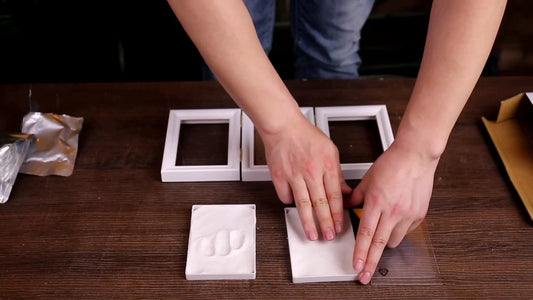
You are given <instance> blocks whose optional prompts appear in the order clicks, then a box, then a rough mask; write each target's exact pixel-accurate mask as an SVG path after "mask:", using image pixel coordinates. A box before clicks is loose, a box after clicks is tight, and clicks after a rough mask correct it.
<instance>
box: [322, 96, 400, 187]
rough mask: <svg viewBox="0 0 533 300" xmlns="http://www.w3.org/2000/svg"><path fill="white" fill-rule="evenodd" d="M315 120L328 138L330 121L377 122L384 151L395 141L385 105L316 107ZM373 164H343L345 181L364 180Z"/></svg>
mask: <svg viewBox="0 0 533 300" xmlns="http://www.w3.org/2000/svg"><path fill="white" fill-rule="evenodd" d="M315 119H316V126H317V127H318V128H320V129H321V130H322V132H324V133H325V134H326V135H327V136H328V137H330V133H329V122H330V121H362V120H376V122H377V125H378V130H379V135H380V139H381V145H382V147H383V151H385V150H387V149H388V148H389V147H390V145H391V144H392V142H393V141H394V134H393V132H392V127H391V124H390V119H389V114H388V112H387V106H385V105H355V106H327V107H315ZM372 163H373V162H367V163H341V169H342V174H343V175H344V179H362V178H363V176H364V175H365V174H366V172H367V171H368V169H369V168H370V167H371V166H372Z"/></svg>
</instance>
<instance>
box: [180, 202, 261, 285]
mask: <svg viewBox="0 0 533 300" xmlns="http://www.w3.org/2000/svg"><path fill="white" fill-rule="evenodd" d="M255 224H256V218H255V205H253V204H249V205H193V207H192V213H191V229H190V233H189V248H188V251H187V265H186V267H185V278H186V279H187V280H217V279H255Z"/></svg>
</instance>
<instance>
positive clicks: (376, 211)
mask: <svg viewBox="0 0 533 300" xmlns="http://www.w3.org/2000/svg"><path fill="white" fill-rule="evenodd" d="M437 163H438V159H435V158H433V159H430V158H427V157H424V156H423V155H421V154H420V153H418V152H417V151H416V150H412V149H407V148H405V147H402V146H399V145H397V144H395V143H393V145H392V146H391V147H390V148H389V149H388V150H387V151H385V152H384V153H383V154H382V155H381V156H380V157H379V158H378V159H377V160H376V161H375V163H374V164H373V165H372V167H371V168H370V169H369V170H368V172H367V174H366V175H365V176H364V177H363V180H362V181H361V183H360V184H359V185H358V186H357V188H356V189H354V191H353V193H352V195H351V198H350V200H349V201H346V203H345V206H352V207H353V206H358V205H361V204H362V203H364V206H363V214H362V216H361V220H360V223H359V229H358V231H357V236H356V243H355V250H354V260H353V264H354V268H355V271H356V272H358V273H359V281H360V282H361V283H363V284H368V283H369V282H370V279H371V278H372V276H373V274H374V272H375V270H376V267H377V264H378V262H379V260H380V258H381V255H382V253H383V250H384V248H385V246H388V247H392V248H394V247H397V246H398V245H399V244H400V242H401V241H402V240H403V238H404V237H405V235H406V234H407V233H409V232H410V231H412V230H413V229H415V228H416V227H417V226H418V225H420V223H421V222H422V221H423V219H424V217H425V215H426V213H427V210H428V206H429V200H430V198H431V192H432V190H433V176H434V174H435V169H436V167H437Z"/></svg>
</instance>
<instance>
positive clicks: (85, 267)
mask: <svg viewBox="0 0 533 300" xmlns="http://www.w3.org/2000/svg"><path fill="white" fill-rule="evenodd" d="M413 83H414V81H413V80H412V79H367V80H354V81H294V82H288V83H287V84H288V86H289V88H290V90H291V91H292V92H293V94H294V96H295V97H296V99H298V101H299V103H300V105H301V106H332V105H361V104H386V105H387V108H388V111H389V115H390V119H391V123H392V127H393V130H394V131H395V132H396V130H397V128H398V124H399V122H400V119H401V116H402V113H403V110H404V108H405V106H406V103H407V100H408V97H409V94H410V92H411V89H412V87H413ZM28 88H29V85H28V84H22V85H5V86H0V129H1V130H2V131H8V132H14V131H18V130H19V126H20V123H21V120H22V117H23V115H24V114H25V113H26V112H27V111H28V107H27V102H28ZM524 91H533V78H532V77H529V78H523V77H522V78H517V77H515V78H485V79H481V80H480V82H479V84H478V85H477V87H476V89H475V90H474V93H473V95H472V97H471V100H470V102H469V103H468V104H467V106H466V108H465V110H464V111H463V113H462V114H461V116H460V119H459V121H458V123H457V125H456V127H455V129H454V131H453V133H452V135H451V138H450V141H449V145H448V148H447V150H446V152H445V153H444V155H443V156H442V159H441V163H440V165H439V167H438V169H437V173H436V175H435V186H434V192H433V197H432V201H431V204H430V208H429V213H428V216H427V218H426V224H427V227H428V230H429V233H430V237H431V241H432V244H433V247H434V250H435V255H436V260H437V263H438V266H439V269H440V277H441V279H442V283H443V285H440V286H396V287H391V286H379V287H378V286H371V285H370V286H362V285H360V284H357V283H354V282H338V283H317V284H298V285H295V284H292V283H291V270H290V261H289V252H288V245H287V240H286V229H285V221H284V215H283V207H284V206H283V205H282V204H281V203H280V202H279V201H278V200H277V197H276V193H275V191H274V188H273V186H272V184H271V183H270V182H205V183H162V182H161V180H160V167H161V159H162V155H163V145H164V139H165V133H166V126H167V120H168V112H169V110H170V109H186V108H228V107H235V104H234V103H233V102H232V101H231V99H230V98H229V97H228V96H227V95H226V94H225V92H224V91H223V90H222V89H221V88H220V86H219V85H218V84H217V83H203V82H194V83H192V82H184V83H177V82H176V83H174V82H172V83H112V84H35V85H33V97H34V98H35V99H36V100H37V101H38V102H39V103H40V111H42V112H54V113H60V114H63V113H65V114H68V115H71V116H81V117H84V118H85V123H84V127H83V130H82V132H81V136H80V144H79V152H78V159H77V162H76V168H75V171H74V174H73V175H72V176H70V177H57V176H48V177H37V176H29V175H22V174H21V175H19V176H18V178H17V181H16V184H15V186H14V188H13V191H12V193H11V197H10V200H9V201H8V202H7V203H6V204H4V205H1V206H0V298H1V299H14V298H54V299H56V298H98V299H109V298H156V299H160V298H172V299H181V298H196V299H212V298H231V299H249V298H261V299H265V298H269V299H272V298H277V299H289V298H305V299H311V298H315V299H343V298H346V299H347V298H356V299H362V298H371V299H388V298H397V297H398V298H408V299H428V298H434V299H437V298H438V299H451V298H480V299H487V298H493V299H503V298H508V299H519V298H522V299H528V298H529V299H532V298H533V226H532V222H531V221H530V219H529V216H528V215H527V212H526V210H525V208H524V206H523V204H522V202H521V201H520V198H519V197H518V195H517V193H516V192H515V191H514V188H513V186H512V184H511V183H510V181H509V179H508V177H507V175H506V173H505V170H504V168H503V166H502V164H501V162H500V160H499V157H498V156H497V154H496V152H495V150H494V147H493V145H492V143H491V142H490V140H489V139H488V135H487V134H486V131H485V129H484V127H483V126H482V124H481V120H480V118H481V116H488V117H490V118H493V117H494V116H495V114H496V112H497V110H498V107H499V101H500V100H503V99H506V98H508V97H510V96H513V95H515V94H517V93H520V92H524ZM345 144H346V143H345ZM339 147H340V146H339ZM340 150H341V152H343V151H345V149H340ZM355 184H356V183H355ZM220 203H234V204H245V203H255V204H256V205H257V279H255V280H249V281H186V280H185V276H184V271H185V261H186V254H187V243H188V231H189V221H190V209H191V205H193V204H220Z"/></svg>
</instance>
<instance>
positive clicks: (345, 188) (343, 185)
mask: <svg viewBox="0 0 533 300" xmlns="http://www.w3.org/2000/svg"><path fill="white" fill-rule="evenodd" d="M341 178H342V177H341ZM352 190H353V189H352V188H351V187H350V186H349V185H348V184H347V183H346V181H344V180H341V193H342V194H350V193H351V192H352Z"/></svg>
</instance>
